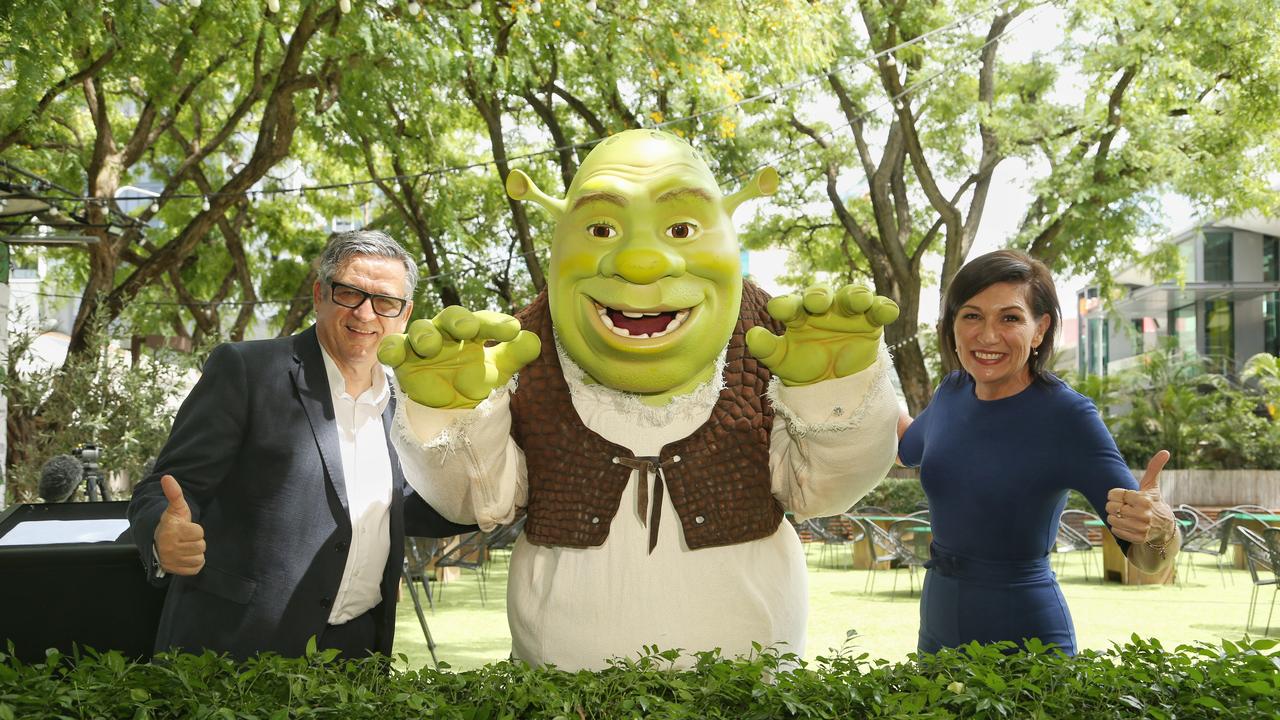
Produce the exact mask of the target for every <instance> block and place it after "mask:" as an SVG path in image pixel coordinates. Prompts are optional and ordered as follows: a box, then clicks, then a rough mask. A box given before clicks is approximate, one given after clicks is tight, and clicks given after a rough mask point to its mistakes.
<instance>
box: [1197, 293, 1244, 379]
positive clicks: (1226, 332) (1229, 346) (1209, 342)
mask: <svg viewBox="0 0 1280 720" xmlns="http://www.w3.org/2000/svg"><path fill="white" fill-rule="evenodd" d="M1233 320H1234V318H1233V308H1232V303H1231V301H1230V300H1209V301H1207V302H1205V304H1204V351H1205V355H1208V356H1209V358H1210V362H1212V363H1214V364H1215V365H1216V366H1217V370H1218V372H1231V371H1233V370H1235V362H1234V359H1235V345H1236V343H1235V328H1234V325H1235V323H1234V322H1233Z"/></svg>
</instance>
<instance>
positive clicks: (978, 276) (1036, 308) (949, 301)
mask: <svg viewBox="0 0 1280 720" xmlns="http://www.w3.org/2000/svg"><path fill="white" fill-rule="evenodd" d="M1002 282H1007V283H1014V284H1018V285H1024V286H1026V288H1027V299H1028V300H1029V301H1030V302H1031V312H1032V314H1033V315H1034V316H1035V317H1037V318H1038V317H1040V316H1041V315H1048V316H1049V329H1047V330H1045V332H1044V339H1043V340H1042V341H1041V343H1040V348H1039V349H1040V351H1039V352H1037V353H1035V354H1033V355H1032V356H1031V358H1030V360H1028V361H1027V365H1028V367H1029V368H1030V369H1031V377H1032V379H1034V380H1042V381H1043V380H1046V379H1047V378H1046V377H1045V376H1046V374H1047V373H1048V371H1049V362H1050V360H1051V356H1052V355H1053V347H1054V340H1055V338H1056V337H1057V334H1058V325H1060V324H1061V323H1062V308H1060V307H1059V306H1058V291H1057V290H1056V289H1055V288H1054V285H1053V276H1052V275H1050V274H1049V268H1047V267H1045V265H1044V263H1042V262H1040V261H1039V260H1036V259H1035V258H1033V257H1031V256H1030V255H1028V254H1026V253H1024V252H1021V251H1019V250H996V251H995V252H989V253H987V254H986V255H981V256H979V257H976V258H974V259H973V260H970V261H969V262H968V263H966V264H965V266H964V267H962V268H960V272H957V273H956V275H955V277H953V278H952V279H951V285H950V286H948V287H947V296H946V298H945V300H944V301H943V307H942V319H941V320H939V321H938V348H939V350H940V351H941V352H942V357H943V359H944V360H945V361H946V362H947V364H948V365H949V366H950V367H955V368H961V367H963V366H962V365H961V364H960V358H959V356H957V355H956V313H958V312H959V311H960V306H961V305H964V304H965V303H966V302H968V301H969V299H970V298H972V297H973V296H974V295H977V294H978V293H980V292H982V291H983V290H986V289H987V288H988V287H990V286H992V285H995V284H996V283H1002Z"/></svg>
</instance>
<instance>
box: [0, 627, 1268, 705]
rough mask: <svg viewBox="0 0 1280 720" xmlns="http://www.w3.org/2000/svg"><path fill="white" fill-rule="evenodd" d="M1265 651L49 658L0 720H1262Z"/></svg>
mask: <svg viewBox="0 0 1280 720" xmlns="http://www.w3.org/2000/svg"><path fill="white" fill-rule="evenodd" d="M1275 646H1276V641H1275V640H1269V639H1264V640H1257V641H1249V640H1247V639H1246V640H1245V641H1242V642H1240V643H1233V642H1229V641H1224V642H1223V643H1222V646H1221V647H1217V646H1212V645H1207V644H1199V645H1195V646H1179V647H1178V648H1176V649H1174V650H1165V649H1164V648H1162V647H1161V646H1160V643H1159V642H1158V641H1156V640H1143V639H1141V638H1138V637H1137V636H1134V637H1133V639H1132V640H1131V641H1130V643H1129V644H1127V645H1124V646H1116V647H1113V648H1112V649H1110V650H1108V651H1105V652H1100V653H1099V652H1092V651H1086V652H1083V653H1081V654H1080V655H1078V656H1076V657H1074V658H1068V657H1065V656H1063V655H1062V654H1060V653H1057V652H1056V651H1053V650H1048V649H1045V648H1043V647H1042V646H1039V645H1038V644H1035V643H1034V641H1033V645H1032V646H1031V647H1030V648H1029V649H1028V650H1027V651H1026V652H1015V653H1012V654H1005V652H1004V650H1007V649H1009V648H1011V647H1012V646H1010V645H1008V644H1002V645H998V646H985V647H983V646H978V645H976V644H974V645H970V646H967V647H965V648H962V649H959V650H947V651H943V652H941V653H939V654H937V655H924V656H921V657H918V658H916V657H913V658H912V660H911V661H908V662H902V663H889V662H887V661H884V660H875V661H873V660H869V659H868V658H867V656H866V655H859V656H854V655H851V654H841V655H837V656H836V657H833V658H823V659H820V660H819V661H818V662H816V663H814V664H805V663H803V662H798V661H797V660H796V658H795V657H794V656H789V655H782V656H779V655H777V654H774V653H772V652H769V651H763V652H760V653H759V654H757V655H756V656H755V657H754V658H753V659H749V660H735V661H728V660H724V659H721V658H720V657H718V656H717V655H716V654H715V653H702V654H699V655H696V656H695V657H694V658H692V659H691V661H692V663H693V665H692V667H690V668H689V669H683V670H677V669H673V667H672V663H673V661H675V660H676V659H677V658H679V657H680V656H679V654H678V653H675V652H657V651H656V650H651V651H650V652H649V653H648V654H647V655H645V656H643V657H641V658H639V659H637V660H628V661H621V660H620V661H615V662H614V664H613V666H612V667H611V668H609V669H607V670H604V671H601V672H577V673H568V672H562V671H559V670H555V669H548V668H541V669H538V668H530V667H528V666H526V665H523V664H521V663H507V662H504V663H495V664H492V665H489V666H486V667H484V668H482V669H479V670H472V671H467V672H461V673H453V672H450V671H447V670H443V671H437V670H427V669H424V670H419V671H411V672H390V673H388V672H387V671H386V668H387V664H386V663H387V661H386V659H385V658H381V659H370V660H365V661H360V662H335V661H334V660H333V654H332V653H331V652H322V653H315V652H313V653H311V654H310V655H309V656H307V657H305V658H297V659H286V658H280V657H277V656H273V655H264V656H262V657H259V658H256V659H253V660H250V661H248V662H246V663H244V664H241V665H237V664H236V663H234V662H232V661H230V660H228V659H226V658H222V657H218V656H215V655H213V654H211V653H207V654H205V655H175V656H168V657H162V658H160V659H159V660H157V661H156V662H155V663H152V664H146V663H131V662H127V661H126V660H124V659H123V658H122V657H121V656H120V655H119V654H117V653H105V654H99V653H96V652H94V651H87V652H85V653H83V654H79V655H78V656H76V657H69V656H64V655H61V654H58V653H56V652H53V651H50V653H49V655H48V657H47V658H46V661H45V662H42V663H36V664H24V663H21V662H19V661H17V660H16V659H14V658H13V657H11V656H7V655H0V719H3V720H9V719H11V718H133V719H134V720H143V719H145V718H196V719H203V718H225V719H226V720H233V719H235V718H262V719H264V720H267V719H269V720H284V719H285V718H352V719H359V718H370V719H374V720H388V719H390V718H408V717H413V718H417V717H430V718H458V719H467V720H471V719H477V720H478V719H483V718H493V719H495V720H497V719H499V718H565V719H566V720H586V719H587V718H611V719H612V718H632V717H646V718H732V719H733V720H752V719H754V718H792V717H796V718H858V717H894V718H1090V719H1092V718H1136V717H1149V718H1157V719H1160V720H1167V719H1171V718H1225V717H1230V718H1274V717H1276V716H1277V714H1278V712H1280V709H1278V708H1277V705H1276V700H1277V696H1278V693H1280V672H1278V671H1277V670H1278V667H1280V653H1277V652H1275V651H1274V648H1275ZM686 660H689V659H686ZM785 668H790V669H785Z"/></svg>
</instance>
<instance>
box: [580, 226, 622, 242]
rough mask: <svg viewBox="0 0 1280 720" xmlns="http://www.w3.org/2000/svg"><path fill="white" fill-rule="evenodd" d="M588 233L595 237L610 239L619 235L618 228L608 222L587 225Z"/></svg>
mask: <svg viewBox="0 0 1280 720" xmlns="http://www.w3.org/2000/svg"><path fill="white" fill-rule="evenodd" d="M587 233H588V234H590V235H591V237H593V238H599V239H601V240H608V239H609V238H614V237H617V236H618V230H617V228H615V227H614V226H612V225H610V224H608V223H594V224H592V225H588V226H587Z"/></svg>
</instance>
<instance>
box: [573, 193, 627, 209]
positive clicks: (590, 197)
mask: <svg viewBox="0 0 1280 720" xmlns="http://www.w3.org/2000/svg"><path fill="white" fill-rule="evenodd" d="M591 202H606V203H611V204H613V205H617V206H618V207H626V206H627V199H626V198H625V197H623V196H621V195H619V194H617V193H611V192H605V191H603V190H597V191H594V192H589V193H586V194H584V195H580V196H579V197H578V199H577V200H576V201H575V202H574V203H573V207H572V208H571V209H570V212H572V211H573V210H577V209H578V208H580V207H582V206H583V205H586V204H587V203H591Z"/></svg>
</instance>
